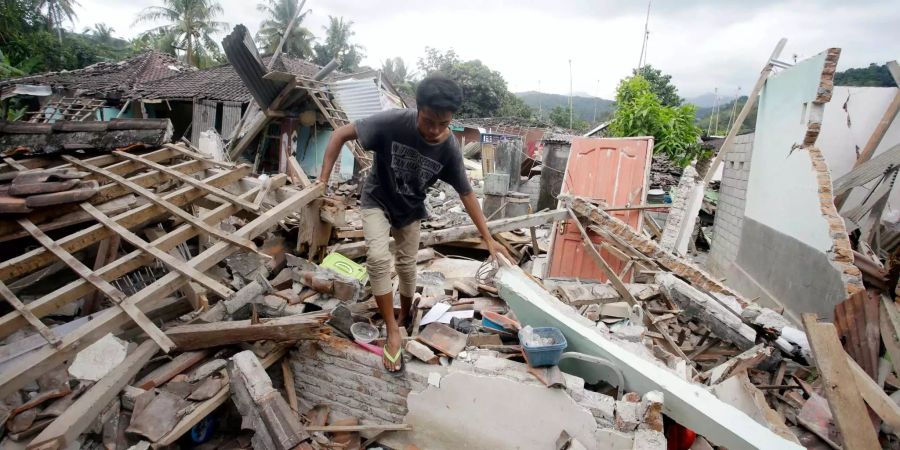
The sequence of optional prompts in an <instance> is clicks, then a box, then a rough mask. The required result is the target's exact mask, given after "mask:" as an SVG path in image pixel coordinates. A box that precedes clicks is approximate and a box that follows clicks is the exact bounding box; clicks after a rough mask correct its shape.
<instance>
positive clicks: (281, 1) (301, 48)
mask: <svg viewBox="0 0 900 450" xmlns="http://www.w3.org/2000/svg"><path fill="white" fill-rule="evenodd" d="M256 10H257V11H259V12H261V13H263V14H265V16H266V19H265V20H263V21H262V23H260V24H259V32H258V33H256V45H258V46H259V47H260V50H261V51H262V53H263V54H265V55H271V54H273V53H275V49H276V47H278V43H279V42H281V37H282V36H283V35H284V32H285V30H287V27H288V25H290V23H291V19H293V18H294V15H295V14H296V13H297V1H296V0H268V1H267V2H266V3H260V4H258V5H256ZM310 12H311V11H310V10H309V9H307V10H306V11H304V12H302V13H300V16H299V17H297V21H296V22H294V29H293V31H291V36H290V37H289V38H288V40H287V41H286V42H285V43H284V48H282V51H283V52H284V54H286V55H288V56H293V57H295V58H310V57H311V56H312V44H313V39H315V37H314V36H313V34H312V32H311V31H309V29H307V28H306V27H304V26H303V19H305V18H306V17H307V16H308V15H309V13H310Z"/></svg>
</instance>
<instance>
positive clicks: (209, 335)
mask: <svg viewBox="0 0 900 450" xmlns="http://www.w3.org/2000/svg"><path fill="white" fill-rule="evenodd" d="M328 317H329V314H328V313H327V312H324V313H323V312H314V313H306V314H298V315H294V316H286V317H278V318H275V319H268V320H262V321H260V322H259V323H256V324H254V323H252V320H250V319H248V320H232V321H227V322H213V323H198V324H191V325H181V326H177V327H172V328H169V329H168V330H166V334H167V335H168V336H169V337H170V338H171V339H172V341H173V342H175V345H176V346H177V347H178V348H179V349H181V350H197V349H201V348H210V347H219V346H222V345H229V344H237V343H239V342H252V341H262V340H273V341H295V340H300V339H315V338H317V337H319V336H320V330H321V324H322V323H324V322H325V321H326V320H328Z"/></svg>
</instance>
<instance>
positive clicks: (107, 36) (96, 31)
mask: <svg viewBox="0 0 900 450" xmlns="http://www.w3.org/2000/svg"><path fill="white" fill-rule="evenodd" d="M113 31H116V30H115V28H113V27H111V26H109V25H107V24H105V23H97V24H94V28H87V27H85V29H84V34H89V35H91V37H93V38H94V40H96V41H97V42H99V43H101V44H109V43H110V41H112V39H113V36H112V34H113Z"/></svg>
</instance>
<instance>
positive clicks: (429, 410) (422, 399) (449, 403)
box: [406, 372, 631, 449]
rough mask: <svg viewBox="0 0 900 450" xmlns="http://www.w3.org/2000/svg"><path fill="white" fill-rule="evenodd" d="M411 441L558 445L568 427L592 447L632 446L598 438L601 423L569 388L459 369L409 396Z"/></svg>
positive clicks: (451, 445)
mask: <svg viewBox="0 0 900 450" xmlns="http://www.w3.org/2000/svg"><path fill="white" fill-rule="evenodd" d="M407 407H408V408H409V414H407V416H406V423H409V424H410V425H412V427H413V431H411V432H409V433H408V434H409V436H408V437H409V439H410V442H418V443H427V446H428V448H432V449H458V448H492V449H521V448H553V445H554V443H555V442H556V438H557V437H558V436H559V434H560V432H562V431H566V432H568V433H569V435H570V436H573V437H575V438H576V439H577V440H578V441H580V442H581V443H582V444H584V445H585V446H587V448H589V449H604V448H610V449H611V448H631V443H630V442H629V441H630V439H628V438H624V439H622V442H621V443H620V445H621V444H627V445H624V446H615V445H610V444H611V443H610V442H603V441H599V440H597V439H596V438H595V435H594V433H595V431H597V423H596V422H595V420H594V417H593V415H592V414H591V413H590V412H588V410H587V409H585V408H583V407H581V406H580V405H578V404H577V403H575V401H574V400H573V399H572V398H571V397H570V396H569V395H568V394H566V393H565V392H564V391H561V390H557V389H548V388H546V387H543V386H535V385H528V384H523V383H519V382H516V381H512V380H509V379H506V378H502V377H495V376H482V375H475V374H471V373H463V372H454V373H450V374H449V375H447V376H445V377H444V378H443V379H442V380H441V385H440V388H434V387H433V386H429V387H428V388H427V389H425V391H423V392H416V393H411V394H410V395H409V397H408V398H407Z"/></svg>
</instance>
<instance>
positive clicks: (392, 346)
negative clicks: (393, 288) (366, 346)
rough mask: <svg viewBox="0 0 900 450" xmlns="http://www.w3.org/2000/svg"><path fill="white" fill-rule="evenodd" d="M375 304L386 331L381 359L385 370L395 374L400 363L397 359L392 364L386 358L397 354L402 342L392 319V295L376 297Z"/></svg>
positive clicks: (395, 322) (389, 293)
mask: <svg viewBox="0 0 900 450" xmlns="http://www.w3.org/2000/svg"><path fill="white" fill-rule="evenodd" d="M401 301H402V300H401ZM375 303H377V304H378V311H379V312H380V313H381V317H383V318H384V327H385V328H386V329H387V342H386V343H385V346H384V347H385V355H384V356H383V357H382V358H381V359H382V362H383V363H384V368H385V369H387V370H388V371H390V372H396V371H398V370H400V364H401V362H402V361H401V360H399V359H398V360H397V361H396V362H393V363H392V362H391V361H390V360H388V357H387V355H388V354H390V355H392V356H393V355H396V354H397V352H399V351H400V346H401V345H402V344H403V341H402V339H401V338H400V328H399V327H398V325H397V319H395V318H394V293H393V292H388V293H387V294H383V295H376V296H375Z"/></svg>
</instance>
